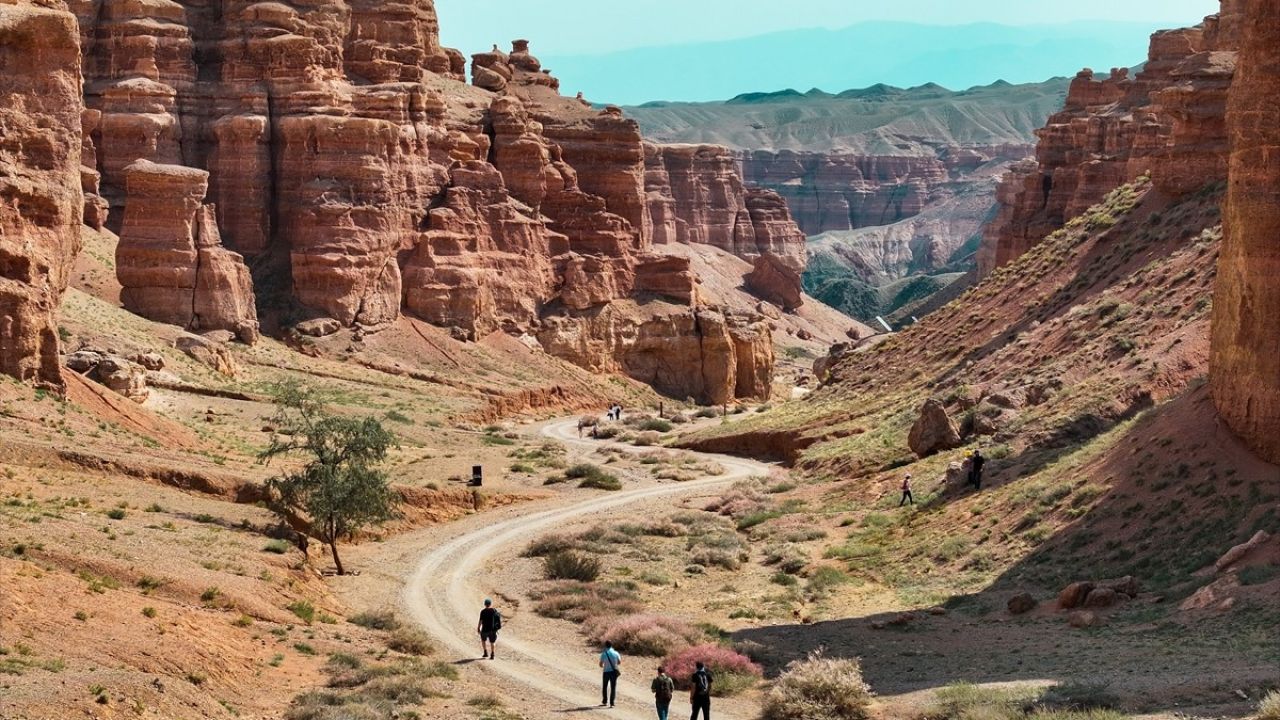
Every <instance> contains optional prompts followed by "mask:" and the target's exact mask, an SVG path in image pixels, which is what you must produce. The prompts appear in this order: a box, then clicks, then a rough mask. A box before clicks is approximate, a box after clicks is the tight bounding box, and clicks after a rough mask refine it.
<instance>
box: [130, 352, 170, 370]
mask: <svg viewBox="0 0 1280 720" xmlns="http://www.w3.org/2000/svg"><path fill="white" fill-rule="evenodd" d="M129 359H130V360H132V361H133V362H135V363H137V364H139V365H141V366H142V367H144V368H146V369H148V370H163V369H164V356H163V355H161V354H160V353H153V352H150V353H137V354H135V355H134V356H133V357H131V358H129Z"/></svg>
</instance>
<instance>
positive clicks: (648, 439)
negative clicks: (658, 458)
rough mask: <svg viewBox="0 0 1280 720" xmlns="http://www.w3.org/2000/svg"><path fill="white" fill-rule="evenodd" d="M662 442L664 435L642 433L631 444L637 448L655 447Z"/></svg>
mask: <svg viewBox="0 0 1280 720" xmlns="http://www.w3.org/2000/svg"><path fill="white" fill-rule="evenodd" d="M660 442H662V435H660V434H658V433H657V432H652V431H650V432H642V433H640V434H639V435H636V436H635V438H633V439H632V440H631V444H632V445H635V446H636V447H653V446H654V445H657V444H658V443H660Z"/></svg>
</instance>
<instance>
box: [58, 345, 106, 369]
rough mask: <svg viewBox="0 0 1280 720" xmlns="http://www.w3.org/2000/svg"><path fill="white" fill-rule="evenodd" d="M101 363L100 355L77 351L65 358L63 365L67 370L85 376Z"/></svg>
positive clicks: (88, 351)
mask: <svg viewBox="0 0 1280 720" xmlns="http://www.w3.org/2000/svg"><path fill="white" fill-rule="evenodd" d="M101 362H102V353H99V352H96V351H93V350H78V351H76V352H73V353H71V354H70V355H68V356H67V359H66V361H65V363H64V364H65V365H66V366H67V369H69V370H73V371H75V372H78V373H80V374H81V375H87V374H88V373H90V372H91V371H93V369H94V368H96V367H98V363H101Z"/></svg>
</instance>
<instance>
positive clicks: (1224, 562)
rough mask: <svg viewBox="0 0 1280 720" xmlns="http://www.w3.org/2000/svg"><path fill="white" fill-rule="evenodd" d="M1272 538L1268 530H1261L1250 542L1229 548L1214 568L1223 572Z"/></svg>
mask: <svg viewBox="0 0 1280 720" xmlns="http://www.w3.org/2000/svg"><path fill="white" fill-rule="evenodd" d="M1270 540H1271V534H1270V533H1268V532H1267V531H1266V530H1259V531H1258V532H1257V534H1255V535H1254V536H1253V537H1252V538H1250V539H1249V540H1248V542H1244V543H1241V544H1239V545H1236V546H1235V547H1233V548H1231V549H1230V550H1228V551H1227V552H1226V554H1225V555H1223V556H1222V557H1220V558H1218V562H1216V563H1214V564H1213V566H1214V569H1216V570H1217V571H1218V572H1222V571H1223V570H1226V569H1227V568H1230V567H1231V566H1232V565H1235V564H1236V563H1238V562H1240V561H1241V560H1243V559H1245V557H1246V556H1248V555H1249V553H1251V552H1253V551H1254V550H1256V549H1258V548H1260V547H1262V546H1263V545H1265V544H1267V543H1268V542H1270Z"/></svg>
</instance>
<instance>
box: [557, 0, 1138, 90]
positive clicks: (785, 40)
mask: <svg viewBox="0 0 1280 720" xmlns="http://www.w3.org/2000/svg"><path fill="white" fill-rule="evenodd" d="M1158 29H1160V26H1159V24H1157V23H1121V22H1101V21H1100V22H1075V23H1063V24H1051V25H1030V26H1016V27H1015V26H1009V25H999V24H995V23H977V24H971V25H955V26H941V25H928V24H915V23H902V22H868V23H860V24H857V25H853V26H851V27H848V28H844V29H842V30H825V29H814V30H793V31H785V32H778V33H772V34H769V35H761V36H757V37H752V38H744V39H740V40H730V41H722V42H714V43H695V44H686V45H673V46H665V47H646V48H636V49H630V50H624V51H619V52H615V53H608V54H602V55H576V56H543V58H542V60H543V62H544V64H545V65H546V66H547V67H549V68H551V70H552V72H553V73H554V74H555V75H556V76H557V77H559V78H561V80H562V81H563V83H564V88H565V90H566V91H568V92H569V93H573V92H576V91H582V92H584V93H585V94H586V96H587V98H588V99H590V100H592V101H594V102H609V103H617V104H622V105H636V104H641V103H644V102H648V101H653V100H668V101H704V100H713V99H723V98H729V97H734V96H738V95H742V94H743V93H751V92H754V91H758V90H761V89H782V88H810V87H818V88H823V89H825V90H829V91H838V90H840V89H842V88H849V87H860V86H873V85H875V84H876V83H885V84H887V85H895V86H899V87H904V88H905V87H916V86H919V85H924V84H926V83H930V82H933V83H937V84H938V85H940V86H942V87H946V88H951V89H954V90H959V89H964V88H969V87H974V86H979V85H987V84H990V83H991V82H993V81H995V80H1004V81H1007V82H1010V83H1028V82H1035V81H1040V80H1044V79H1045V78H1050V77H1055V76H1059V75H1062V74H1063V73H1064V72H1071V71H1072V70H1076V69H1080V68H1082V67H1092V68H1094V69H1097V70H1108V69H1110V68H1111V67H1113V66H1115V67H1120V66H1123V67H1129V66H1132V65H1134V64H1135V63H1138V62H1140V61H1141V60H1143V59H1144V58H1145V56H1146V48H1147V44H1148V38H1149V36H1150V34H1151V33H1152V32H1154V31H1156V30H1158Z"/></svg>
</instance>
